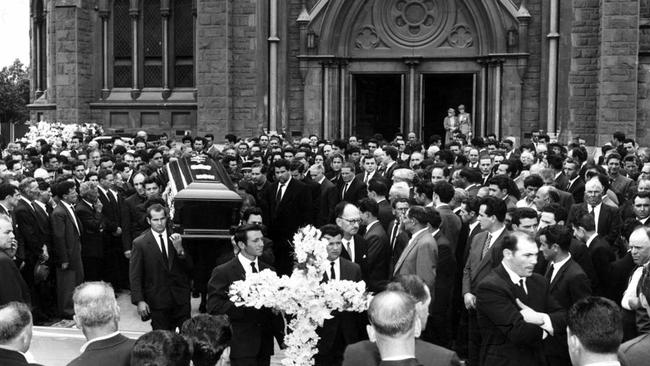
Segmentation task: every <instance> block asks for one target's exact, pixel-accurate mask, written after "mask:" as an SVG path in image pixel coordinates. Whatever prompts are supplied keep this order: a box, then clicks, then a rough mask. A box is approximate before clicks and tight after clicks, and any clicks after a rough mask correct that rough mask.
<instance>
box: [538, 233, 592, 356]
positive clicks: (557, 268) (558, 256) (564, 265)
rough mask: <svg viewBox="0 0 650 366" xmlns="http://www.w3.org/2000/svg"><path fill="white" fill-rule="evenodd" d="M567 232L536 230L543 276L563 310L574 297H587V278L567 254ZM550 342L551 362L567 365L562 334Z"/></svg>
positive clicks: (576, 299) (574, 301)
mask: <svg viewBox="0 0 650 366" xmlns="http://www.w3.org/2000/svg"><path fill="white" fill-rule="evenodd" d="M571 237H572V235H571V231H570V229H569V228H567V227H566V226H564V225H551V226H546V227H544V228H542V229H540V230H539V232H538V233H537V241H538V243H539V249H540V251H541V252H542V254H543V255H544V259H546V261H547V262H548V263H549V264H548V266H547V268H546V273H545V274H544V277H545V278H546V281H547V282H548V283H549V285H550V286H549V292H550V295H551V296H553V298H554V299H555V301H557V302H558V304H560V306H561V307H562V308H563V309H564V310H565V311H567V310H569V308H570V307H571V305H573V304H575V303H576V302H577V301H578V300H581V299H583V298H585V297H588V296H591V284H590V283H589V278H587V275H586V274H585V272H584V271H583V270H582V268H581V267H580V265H579V264H578V263H577V262H575V261H574V260H573V258H572V256H571V254H570V247H571ZM551 342H552V343H554V345H552V346H551V347H550V349H549V351H550V353H549V354H548V355H547V356H548V357H549V359H551V360H553V361H552V364H553V365H566V366H569V365H571V359H570V358H569V350H568V348H567V342H566V339H565V337H564V336H556V337H553V338H552V339H551Z"/></svg>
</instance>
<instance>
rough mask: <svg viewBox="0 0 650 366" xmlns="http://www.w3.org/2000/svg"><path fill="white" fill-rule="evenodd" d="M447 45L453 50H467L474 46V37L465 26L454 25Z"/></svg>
mask: <svg viewBox="0 0 650 366" xmlns="http://www.w3.org/2000/svg"><path fill="white" fill-rule="evenodd" d="M447 42H449V45H450V46H451V47H454V48H468V47H471V46H472V45H473V44H474V36H473V34H472V31H471V29H470V28H469V26H467V25H466V24H456V25H455V26H454V27H453V28H452V29H451V32H450V33H449V37H448V38H447Z"/></svg>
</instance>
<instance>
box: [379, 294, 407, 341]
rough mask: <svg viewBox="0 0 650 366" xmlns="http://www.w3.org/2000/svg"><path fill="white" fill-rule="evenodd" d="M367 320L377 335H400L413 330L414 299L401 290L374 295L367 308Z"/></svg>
mask: <svg viewBox="0 0 650 366" xmlns="http://www.w3.org/2000/svg"><path fill="white" fill-rule="evenodd" d="M368 320H369V321H370V325H371V326H372V327H373V328H374V330H375V332H376V333H377V334H378V335H381V336H385V337H391V338H392V337H395V338H397V337H400V336H404V335H407V334H412V333H413V332H414V323H415V320H416V313H415V301H414V300H413V298H412V297H411V296H409V295H408V294H406V293H404V292H402V291H384V292H381V293H379V294H378V295H376V296H375V297H374V298H373V299H372V301H371V302H370V307H369V308H368Z"/></svg>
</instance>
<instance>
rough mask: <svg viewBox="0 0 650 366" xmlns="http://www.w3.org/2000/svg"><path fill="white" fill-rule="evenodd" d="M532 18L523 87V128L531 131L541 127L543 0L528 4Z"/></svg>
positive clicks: (524, 130) (534, 0)
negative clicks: (528, 55)
mask: <svg viewBox="0 0 650 366" xmlns="http://www.w3.org/2000/svg"><path fill="white" fill-rule="evenodd" d="M527 7H528V11H529V12H530V14H531V16H532V18H531V21H530V25H529V28H528V39H526V40H522V42H528V52H529V53H530V57H529V58H528V69H527V71H526V74H525V75H524V78H523V87H522V93H523V96H522V113H521V130H522V131H523V132H529V131H532V130H533V129H538V128H539V118H540V117H539V116H540V114H539V108H540V73H541V67H542V63H541V59H542V55H541V47H542V43H541V40H542V19H541V14H542V9H541V8H542V1H541V0H531V1H529V2H528V4H527Z"/></svg>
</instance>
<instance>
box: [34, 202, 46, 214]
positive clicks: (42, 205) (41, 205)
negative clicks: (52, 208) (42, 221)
mask: <svg viewBox="0 0 650 366" xmlns="http://www.w3.org/2000/svg"><path fill="white" fill-rule="evenodd" d="M34 203H36V204H37V205H39V206H40V207H41V208H43V210H45V211H46V212H47V209H46V208H47V206H45V204H44V203H43V202H41V201H39V200H34Z"/></svg>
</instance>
